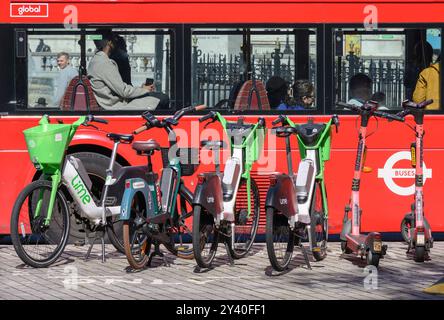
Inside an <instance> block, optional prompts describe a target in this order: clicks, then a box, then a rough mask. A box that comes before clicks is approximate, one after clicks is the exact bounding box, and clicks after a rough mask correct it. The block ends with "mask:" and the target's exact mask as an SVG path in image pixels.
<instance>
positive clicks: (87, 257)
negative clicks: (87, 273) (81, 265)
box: [85, 238, 96, 262]
mask: <svg viewBox="0 0 444 320" xmlns="http://www.w3.org/2000/svg"><path fill="white" fill-rule="evenodd" d="M95 240H96V239H95V238H94V240H93V241H92V242H91V244H90V245H89V248H88V251H87V252H86V256H85V262H86V261H88V259H89V255H90V254H91V250H92V248H93V246H94V242H95Z"/></svg>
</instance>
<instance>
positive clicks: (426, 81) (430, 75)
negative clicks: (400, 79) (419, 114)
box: [413, 59, 440, 110]
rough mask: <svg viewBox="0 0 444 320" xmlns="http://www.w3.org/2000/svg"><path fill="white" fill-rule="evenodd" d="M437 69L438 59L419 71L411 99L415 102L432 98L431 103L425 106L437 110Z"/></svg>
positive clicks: (438, 97) (438, 67)
mask: <svg viewBox="0 0 444 320" xmlns="http://www.w3.org/2000/svg"><path fill="white" fill-rule="evenodd" d="M439 70H440V62H439V59H438V61H437V62H436V63H434V64H432V65H431V66H430V67H428V68H425V69H424V70H423V71H421V73H420V74H419V78H418V82H417V83H416V87H415V91H414V92H413V101H414V102H416V103H420V102H423V101H424V100H429V99H433V103H432V104H429V105H428V106H427V107H426V109H427V110H439V107H440V94H439V91H440V86H439Z"/></svg>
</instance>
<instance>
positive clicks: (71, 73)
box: [53, 52, 79, 107]
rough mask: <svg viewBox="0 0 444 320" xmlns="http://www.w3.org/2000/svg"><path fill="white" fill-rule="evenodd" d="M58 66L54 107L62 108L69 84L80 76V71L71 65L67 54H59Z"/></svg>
mask: <svg viewBox="0 0 444 320" xmlns="http://www.w3.org/2000/svg"><path fill="white" fill-rule="evenodd" d="M57 65H58V66H59V68H60V72H59V75H58V77H57V79H56V83H57V90H56V92H55V95H54V98H53V99H54V106H56V107H60V105H61V104H62V102H63V96H64V95H65V91H66V88H67V87H68V85H69V82H70V81H71V80H72V79H73V78H74V77H75V76H76V75H78V74H79V73H78V71H77V70H76V69H74V67H73V66H72V65H71V64H70V63H69V54H68V53H66V52H59V54H57Z"/></svg>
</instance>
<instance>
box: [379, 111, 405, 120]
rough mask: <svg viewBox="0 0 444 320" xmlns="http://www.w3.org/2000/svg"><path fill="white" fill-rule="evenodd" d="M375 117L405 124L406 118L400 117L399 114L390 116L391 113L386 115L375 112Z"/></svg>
mask: <svg viewBox="0 0 444 320" xmlns="http://www.w3.org/2000/svg"><path fill="white" fill-rule="evenodd" d="M373 115H374V116H376V117H380V118H385V119H387V120H395V121H400V122H404V118H403V117H400V116H398V115H397V114H390V113H386V112H382V111H375V112H374V113H373Z"/></svg>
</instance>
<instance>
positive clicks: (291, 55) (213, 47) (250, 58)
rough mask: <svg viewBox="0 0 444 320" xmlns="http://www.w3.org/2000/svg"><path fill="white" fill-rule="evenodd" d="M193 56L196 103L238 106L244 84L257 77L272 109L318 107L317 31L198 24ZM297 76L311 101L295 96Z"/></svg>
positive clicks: (222, 106)
mask: <svg viewBox="0 0 444 320" xmlns="http://www.w3.org/2000/svg"><path fill="white" fill-rule="evenodd" d="M191 59H192V63H191V67H192V72H191V74H192V101H193V103H194V104H200V103H204V104H206V105H208V106H209V107H215V106H217V107H220V108H229V109H231V108H236V107H237V106H236V97H237V93H238V92H239V90H240V88H241V86H242V84H243V83H244V82H245V81H247V80H251V79H254V80H256V81H259V82H261V84H262V85H263V87H264V88H265V90H266V91H267V95H268V103H269V105H270V108H269V109H270V110H276V109H278V107H279V110H299V108H297V107H296V106H297V105H299V106H300V109H316V99H315V96H316V87H315V84H316V31H315V29H294V28H287V27H282V28H279V29H278V28H275V27H273V28H237V29H235V28H232V29H216V28H214V29H210V28H205V29H197V28H196V29H193V30H192V54H191ZM269 80H270V82H269ZM296 80H300V81H299V82H298V83H300V82H305V85H303V86H302V87H303V88H304V89H306V88H308V90H306V91H307V93H306V96H310V99H311V100H310V103H306V104H305V105H303V106H302V105H300V104H302V101H301V100H302V99H298V98H300V97H296V96H295V97H293V96H292V93H296V90H292V87H293V84H294V83H295V81H296ZM302 87H301V86H298V88H302ZM308 91H310V92H308ZM299 92H300V90H299ZM286 103H287V104H286ZM251 109H254V108H251Z"/></svg>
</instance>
